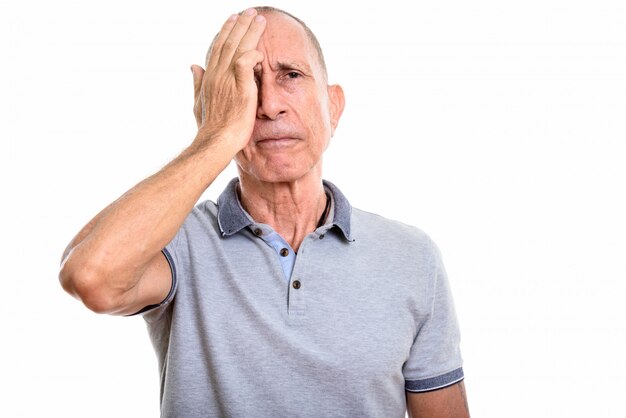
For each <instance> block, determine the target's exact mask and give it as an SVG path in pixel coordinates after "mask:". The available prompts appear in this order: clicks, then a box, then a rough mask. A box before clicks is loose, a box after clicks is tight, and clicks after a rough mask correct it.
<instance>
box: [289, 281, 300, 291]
mask: <svg viewBox="0 0 626 418" xmlns="http://www.w3.org/2000/svg"><path fill="white" fill-rule="evenodd" d="M291 285H292V286H293V288H294V289H296V290H297V289H300V286H301V284H300V280H294V281H293V283H292V284H291Z"/></svg>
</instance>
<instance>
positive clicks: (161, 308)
mask: <svg viewBox="0 0 626 418" xmlns="http://www.w3.org/2000/svg"><path fill="white" fill-rule="evenodd" d="M179 240H180V231H179V233H178V234H177V235H176V236H175V237H174V239H172V241H171V242H170V243H169V244H168V245H166V246H165V248H163V250H161V253H163V256H164V257H165V259H166V260H167V263H168V264H169V266H170V271H171V273H172V286H171V287H170V291H169V293H168V294H167V296H166V297H165V299H163V300H162V301H161V303H159V304H158V305H150V306H146V307H145V308H143V309H142V310H141V311H139V312H138V313H137V314H140V315H143V317H144V319H145V320H146V321H147V322H155V321H158V320H159V319H160V318H161V317H162V316H163V314H164V312H165V311H166V310H167V307H168V306H169V305H170V303H171V302H172V300H174V296H175V295H176V289H177V288H178V272H177V269H176V265H177V257H178V252H177V246H178V241H179Z"/></svg>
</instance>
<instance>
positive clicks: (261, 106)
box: [256, 77, 287, 120]
mask: <svg viewBox="0 0 626 418" xmlns="http://www.w3.org/2000/svg"><path fill="white" fill-rule="evenodd" d="M286 111H287V106H286V103H285V100H284V97H283V96H282V95H281V91H280V87H279V86H277V85H276V83H275V82H274V81H273V80H269V79H268V78H266V77H263V78H262V79H261V80H260V81H259V83H258V104H257V111H256V117H257V118H258V119H270V120H276V119H277V118H278V117H279V116H280V115H282V114H284V113H286Z"/></svg>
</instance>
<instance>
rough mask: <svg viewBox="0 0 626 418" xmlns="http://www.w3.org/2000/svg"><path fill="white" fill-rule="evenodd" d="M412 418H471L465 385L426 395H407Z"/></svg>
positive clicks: (449, 387)
mask: <svg viewBox="0 0 626 418" xmlns="http://www.w3.org/2000/svg"><path fill="white" fill-rule="evenodd" d="M406 408H407V411H408V413H409V417H410V418H469V416H470V415H469V408H468V406H467V396H466V394H465V385H464V383H463V382H462V381H461V382H459V383H456V384H454V385H452V386H448V387H447V388H443V389H439V390H434V391H432V392H424V393H412V392H407V393H406Z"/></svg>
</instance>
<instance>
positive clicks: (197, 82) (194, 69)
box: [191, 64, 204, 99]
mask: <svg viewBox="0 0 626 418" xmlns="http://www.w3.org/2000/svg"><path fill="white" fill-rule="evenodd" d="M191 75H192V77H193V98H194V99H197V98H198V93H199V92H200V87H201V86H202V77H203V76H204V69H202V67H200V66H199V65H196V64H193V65H192V66H191Z"/></svg>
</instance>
